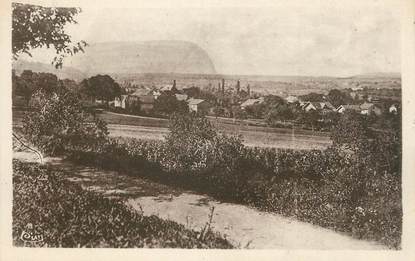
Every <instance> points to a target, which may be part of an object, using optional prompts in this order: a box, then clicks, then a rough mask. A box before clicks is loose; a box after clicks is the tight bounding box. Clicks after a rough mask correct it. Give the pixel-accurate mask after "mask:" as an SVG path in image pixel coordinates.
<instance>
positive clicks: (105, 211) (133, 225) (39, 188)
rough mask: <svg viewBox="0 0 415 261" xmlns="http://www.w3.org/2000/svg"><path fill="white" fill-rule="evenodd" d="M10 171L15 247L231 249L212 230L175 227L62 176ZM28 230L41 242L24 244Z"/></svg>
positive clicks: (18, 165) (34, 167)
mask: <svg viewBox="0 0 415 261" xmlns="http://www.w3.org/2000/svg"><path fill="white" fill-rule="evenodd" d="M13 170H14V172H13V242H14V245H15V246H23V245H26V246H44V247H113V248H114V247H115V248H127V247H150V248H176V247H179V248H232V245H231V244H230V243H229V242H228V241H227V240H225V239H224V238H221V237H220V236H219V235H216V234H214V233H213V232H211V231H208V232H207V233H205V234H203V236H201V234H200V233H199V232H195V231H193V230H188V229H186V228H185V227H184V226H183V225H179V224H177V223H175V222H172V221H167V220H162V219H160V218H158V217H156V216H148V217H147V216H143V215H142V214H140V213H138V212H137V211H135V210H133V209H130V208H128V207H127V206H126V205H125V204H123V202H122V201H121V200H116V199H108V198H104V197H103V196H100V195H98V194H96V193H93V192H88V191H85V190H83V189H82V188H81V187H80V186H79V185H77V184H74V183H72V182H70V181H67V180H65V179H64V173H62V172H56V171H51V170H50V169H48V168H47V167H44V166H40V165H38V164H29V163H22V162H19V161H14V162H13ZM28 229H29V230H30V229H36V231H37V232H38V233H41V234H42V235H43V238H44V239H43V241H42V242H38V243H29V245H27V244H25V243H24V241H22V239H21V235H22V233H23V231H26V232H27V231H28ZM30 244H32V245H30ZM34 244H37V245H34Z"/></svg>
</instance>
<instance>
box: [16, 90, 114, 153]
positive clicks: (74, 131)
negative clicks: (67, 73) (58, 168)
mask: <svg viewBox="0 0 415 261" xmlns="http://www.w3.org/2000/svg"><path fill="white" fill-rule="evenodd" d="M23 132H24V134H25V135H26V137H27V138H28V140H29V141H30V142H31V143H32V144H34V145H35V146H37V147H38V148H39V149H40V150H41V151H42V152H44V153H47V154H51V155H59V154H62V153H65V152H70V151H73V150H96V148H97V147H98V146H99V145H100V144H102V143H103V142H104V141H105V140H106V137H107V134H108V131H107V128H106V125H105V123H104V122H103V121H101V120H96V119H95V120H93V121H91V119H90V118H89V117H88V114H87V113H85V111H83V110H82V108H81V106H80V104H79V100H78V98H77V97H76V96H75V95H74V94H73V93H71V92H65V93H60V94H58V93H52V94H47V93H45V92H44V91H42V90H40V91H37V92H36V93H35V94H34V99H33V101H32V103H31V110H30V112H29V113H28V114H27V115H26V116H25V120H24V121H23Z"/></svg>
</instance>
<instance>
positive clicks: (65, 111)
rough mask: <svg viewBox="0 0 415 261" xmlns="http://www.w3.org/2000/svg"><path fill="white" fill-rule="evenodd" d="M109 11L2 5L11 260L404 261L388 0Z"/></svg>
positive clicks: (397, 10)
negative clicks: (193, 255)
mask: <svg viewBox="0 0 415 261" xmlns="http://www.w3.org/2000/svg"><path fill="white" fill-rule="evenodd" d="M114 2H115V1H113V3H112V5H107V4H103V5H99V4H94V5H92V4H91V3H88V2H87V1H77V2H74V3H71V2H70V1H65V2H63V1H62V2H59V1H43V2H42V1H23V0H22V1H14V2H10V12H11V13H10V14H9V15H10V18H11V28H10V31H9V32H8V33H9V34H10V35H11V52H10V51H8V53H9V56H10V64H11V68H9V69H8V70H9V71H11V72H10V76H11V80H10V82H11V98H10V99H11V108H9V109H10V111H11V115H12V116H11V117H12V118H11V119H12V120H11V121H12V127H11V134H10V139H12V142H11V143H12V151H13V152H12V174H10V175H11V176H12V178H11V181H12V184H11V186H12V206H11V212H12V213H11V218H12V220H11V229H10V234H11V237H10V238H11V239H12V242H10V244H12V246H13V247H14V248H25V249H26V248H31V249H33V248H100V249H102V248H157V249H163V248H168V249H171V248H175V249H194V248H197V249H274V250H388V251H395V252H396V251H399V250H402V235H403V216H404V215H403V201H402V154H403V149H402V140H403V139H402V115H403V114H402V107H403V102H402V99H403V95H402V55H401V52H402V48H401V46H402V43H401V34H402V27H401V14H402V13H401V9H402V2H401V1H375V0H365V1H351V2H350V3H348V4H345V2H341V1H326V2H324V1H307V2H306V1H299V0H296V1H292V2H291V1H289V2H288V1H287V2H282V1H281V2H277V3H272V4H270V5H265V4H264V5H259V4H257V5H255V4H252V5H243V4H241V5H239V6H238V5H234V4H229V5H225V4H223V5H209V4H194V5H192V4H187V5H184V6H181V5H179V4H178V5H175V4H174V3H172V2H170V4H159V5H150V4H149V5H142V6H141V5H139V4H136V5H129V6H124V5H123V4H122V2H119V3H114ZM173 2H174V1H173ZM312 2H314V4H313V3H312ZM60 3H61V4H60ZM164 3H165V2H164ZM5 58H6V59H7V57H5ZM412 87H413V86H412ZM2 233H5V232H2Z"/></svg>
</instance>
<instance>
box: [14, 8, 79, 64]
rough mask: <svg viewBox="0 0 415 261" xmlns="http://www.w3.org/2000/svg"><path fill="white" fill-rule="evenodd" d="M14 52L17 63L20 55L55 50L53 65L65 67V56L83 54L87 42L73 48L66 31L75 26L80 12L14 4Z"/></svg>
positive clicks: (77, 44)
mask: <svg viewBox="0 0 415 261" xmlns="http://www.w3.org/2000/svg"><path fill="white" fill-rule="evenodd" d="M12 8H13V15H12V52H13V57H14V58H15V59H17V57H18V56H19V54H21V53H26V54H28V55H30V56H31V53H30V51H31V50H32V49H35V48H42V47H47V48H50V47H53V48H54V49H55V50H56V54H57V56H56V57H55V58H54V60H53V61H52V63H53V64H54V65H55V66H56V67H62V62H63V59H64V57H65V56H67V55H73V54H76V53H78V52H83V51H84V47H85V46H86V45H87V44H86V42H84V41H80V42H78V43H76V44H73V45H71V37H70V35H68V34H66V33H65V31H64V29H65V25H67V24H75V23H76V20H75V19H74V17H75V16H76V15H77V14H78V13H79V12H80V11H81V10H80V9H79V8H57V7H42V6H37V5H30V4H20V3H12Z"/></svg>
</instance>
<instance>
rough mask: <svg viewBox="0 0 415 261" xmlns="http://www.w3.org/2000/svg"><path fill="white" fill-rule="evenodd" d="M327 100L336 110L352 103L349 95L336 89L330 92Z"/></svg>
mask: <svg viewBox="0 0 415 261" xmlns="http://www.w3.org/2000/svg"><path fill="white" fill-rule="evenodd" d="M327 98H328V100H329V101H330V102H331V104H333V105H334V106H335V107H336V108H337V107H338V106H340V105H342V104H351V103H352V102H353V99H352V97H351V96H350V95H348V94H347V93H345V92H342V91H340V90H337V89H332V90H330V91H329V93H328V95H327Z"/></svg>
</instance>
